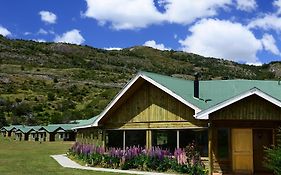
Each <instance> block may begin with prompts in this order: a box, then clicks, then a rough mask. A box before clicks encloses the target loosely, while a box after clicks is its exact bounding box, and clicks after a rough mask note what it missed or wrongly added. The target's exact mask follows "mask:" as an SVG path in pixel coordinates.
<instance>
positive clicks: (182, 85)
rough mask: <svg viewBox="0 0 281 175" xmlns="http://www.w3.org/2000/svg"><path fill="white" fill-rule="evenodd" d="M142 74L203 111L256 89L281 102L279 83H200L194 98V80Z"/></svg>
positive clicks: (230, 81) (217, 81) (252, 81)
mask: <svg viewBox="0 0 281 175" xmlns="http://www.w3.org/2000/svg"><path fill="white" fill-rule="evenodd" d="M141 74H143V75H145V76H147V77H149V78H151V79H153V80H154V81H156V82H158V83H159V84H161V85H163V86H165V87H166V88H168V89H170V90H171V91H173V92H174V93H175V94H177V95H179V96H180V97H182V98H183V99H185V100H186V101H188V102H190V103H192V104H193V105H195V106H197V107H198V108H200V109H201V110H206V109H208V108H210V107H212V106H215V105H217V104H219V103H221V102H223V101H226V100H228V99H231V98H233V97H235V96H238V95H240V94H242V93H244V92H247V91H250V90H251V89H254V88H256V89H259V90H260V91H262V92H264V93H266V94H268V95H269V96H271V97H274V98H276V99H277V100H279V101H281V93H280V92H281V85H279V84H278V81H269V80H241V79H237V80H209V81H199V98H194V97H193V81H192V80H184V79H180V78H175V77H170V76H165V75H160V74H156V73H150V72H141Z"/></svg>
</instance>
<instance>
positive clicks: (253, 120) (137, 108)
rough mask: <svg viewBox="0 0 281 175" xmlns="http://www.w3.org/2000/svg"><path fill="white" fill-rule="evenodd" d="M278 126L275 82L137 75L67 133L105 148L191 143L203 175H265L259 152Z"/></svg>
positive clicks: (279, 94) (279, 95)
mask: <svg viewBox="0 0 281 175" xmlns="http://www.w3.org/2000/svg"><path fill="white" fill-rule="evenodd" d="M280 126H281V85H280V83H279V82H278V81H261V80H210V81H199V80H198V78H195V80H194V81H189V80H184V79H179V78H174V77H169V76H164V75H159V74H155V73H149V72H140V73H139V74H138V75H136V76H135V77H134V78H133V79H132V80H131V81H130V82H129V83H128V84H127V85H126V86H125V87H124V88H123V89H122V90H121V91H120V92H119V94H117V95H116V97H115V98H114V99H113V100H112V101H111V103H110V104H109V105H108V106H107V107H106V108H105V109H104V111H103V112H102V113H101V114H100V115H98V116H96V117H93V118H91V119H90V120H89V121H88V122H86V123H85V124H84V125H80V126H77V127H75V128H74V129H75V130H77V138H76V140H77V141H78V142H84V143H92V144H97V145H103V146H107V147H121V148H125V147H128V146H133V145H135V146H137V145H139V146H143V147H147V148H150V147H152V146H160V147H162V148H168V149H170V150H173V149H175V148H179V147H185V146H186V145H188V144H189V143H191V142H196V144H197V145H198V147H199V150H200V153H201V156H202V157H203V158H204V159H205V160H207V161H208V162H207V164H208V169H209V170H210V174H211V173H213V172H222V173H250V174H253V173H259V172H266V171H267V169H265V168H264V167H263V165H262V163H263V161H262V160H263V159H264V146H270V145H272V144H276V137H277V135H276V132H277V129H278V127H280Z"/></svg>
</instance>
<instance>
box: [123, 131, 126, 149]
mask: <svg viewBox="0 0 281 175" xmlns="http://www.w3.org/2000/svg"><path fill="white" fill-rule="evenodd" d="M125 149H126V131H125V130H124V131H123V150H125Z"/></svg>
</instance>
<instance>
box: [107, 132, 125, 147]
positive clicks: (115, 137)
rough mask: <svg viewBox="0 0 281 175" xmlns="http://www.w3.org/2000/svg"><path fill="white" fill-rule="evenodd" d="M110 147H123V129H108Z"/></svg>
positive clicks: (108, 144)
mask: <svg viewBox="0 0 281 175" xmlns="http://www.w3.org/2000/svg"><path fill="white" fill-rule="evenodd" d="M107 137H108V139H107V140H108V143H107V146H108V147H116V148H123V131H107Z"/></svg>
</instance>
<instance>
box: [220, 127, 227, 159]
mask: <svg viewBox="0 0 281 175" xmlns="http://www.w3.org/2000/svg"><path fill="white" fill-rule="evenodd" d="M217 134H218V135H217V136H218V140H217V145H218V146H217V152H218V158H219V159H228V158H229V129H228V128H219V129H218V132H217Z"/></svg>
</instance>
